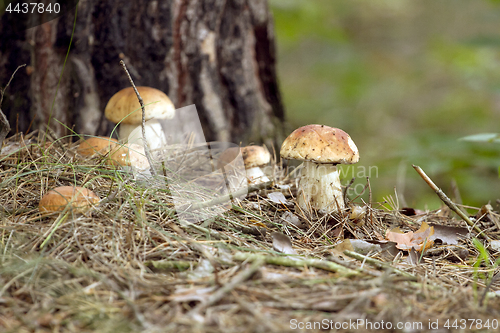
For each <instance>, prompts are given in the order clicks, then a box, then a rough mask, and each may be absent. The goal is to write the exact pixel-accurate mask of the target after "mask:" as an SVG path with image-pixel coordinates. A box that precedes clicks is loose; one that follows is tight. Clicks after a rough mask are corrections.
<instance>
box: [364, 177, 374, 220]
mask: <svg viewBox="0 0 500 333" xmlns="http://www.w3.org/2000/svg"><path fill="white" fill-rule="evenodd" d="M366 183H367V184H368V194H369V196H368V209H369V211H370V223H371V224H373V204H372V202H373V201H372V199H373V198H372V187H371V185H370V177H366ZM366 218H368V214H366ZM365 222H366V220H365Z"/></svg>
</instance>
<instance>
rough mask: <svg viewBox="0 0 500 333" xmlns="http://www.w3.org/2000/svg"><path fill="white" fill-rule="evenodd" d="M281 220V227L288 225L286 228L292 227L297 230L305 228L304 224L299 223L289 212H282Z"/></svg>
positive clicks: (296, 217) (298, 219)
mask: <svg viewBox="0 0 500 333" xmlns="http://www.w3.org/2000/svg"><path fill="white" fill-rule="evenodd" d="M281 218H282V219H283V225H288V226H291V225H294V226H296V227H297V228H304V227H305V225H304V223H302V221H300V218H299V217H298V216H297V215H295V214H294V213H292V212H289V211H286V212H284V213H283V215H282V216H281Z"/></svg>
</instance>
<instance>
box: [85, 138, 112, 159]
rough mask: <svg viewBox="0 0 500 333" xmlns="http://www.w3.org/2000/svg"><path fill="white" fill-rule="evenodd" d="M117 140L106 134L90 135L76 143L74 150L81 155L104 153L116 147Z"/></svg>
mask: <svg viewBox="0 0 500 333" xmlns="http://www.w3.org/2000/svg"><path fill="white" fill-rule="evenodd" d="M117 145H118V141H117V140H116V139H113V138H109V137H106V136H99V137H91V138H88V139H85V140H84V141H82V143H80V144H79V145H78V148H77V149H76V152H77V153H78V154H80V155H82V156H92V155H95V154H99V155H101V156H104V155H106V154H107V153H109V152H110V151H112V150H114V149H116V148H117Z"/></svg>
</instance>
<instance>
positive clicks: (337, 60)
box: [270, 0, 500, 208]
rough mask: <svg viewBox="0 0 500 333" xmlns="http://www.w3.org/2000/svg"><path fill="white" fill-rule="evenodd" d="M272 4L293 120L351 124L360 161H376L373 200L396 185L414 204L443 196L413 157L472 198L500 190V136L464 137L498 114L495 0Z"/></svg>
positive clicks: (493, 126) (491, 126)
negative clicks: (497, 140) (432, 189)
mask: <svg viewBox="0 0 500 333" xmlns="http://www.w3.org/2000/svg"><path fill="white" fill-rule="evenodd" d="M270 4H271V8H272V10H273V15H274V18H275V27H276V35H277V42H278V55H279V59H278V72H279V76H280V84H281V88H282V92H283V97H284V101H285V106H286V109H287V114H288V118H289V121H290V123H291V127H292V128H295V127H298V126H301V125H305V124H308V123H323V124H327V125H330V126H334V127H339V128H342V129H344V130H345V131H347V132H348V133H349V134H350V135H351V137H352V138H353V140H354V141H355V142H356V144H357V146H358V148H359V150H360V155H361V159H360V163H359V164H358V165H360V166H364V167H366V168H368V167H370V166H377V167H378V170H379V176H378V178H372V179H371V180H370V182H371V185H372V190H373V195H374V198H375V200H382V198H383V197H385V196H387V195H390V194H393V193H394V186H398V193H400V194H401V195H403V196H404V197H405V198H406V201H407V204H409V205H413V206H418V205H420V206H421V207H422V206H424V205H427V204H430V206H431V207H432V208H437V207H439V205H440V202H439V199H437V198H436V197H435V195H434V194H433V193H429V189H428V187H427V185H426V184H423V182H422V180H421V179H420V178H419V177H418V175H416V174H415V173H414V172H413V170H412V169H411V164H419V165H420V166H421V167H422V168H423V169H424V170H425V171H426V172H427V173H428V174H429V176H430V177H431V178H433V179H434V180H435V182H436V183H437V184H438V185H439V186H440V187H442V188H443V190H444V191H445V192H446V191H447V190H449V184H450V183H451V181H452V179H455V180H456V182H457V184H458V186H459V189H460V193H461V196H462V199H463V200H464V202H465V203H467V204H469V205H477V206H480V205H482V204H484V202H487V201H490V200H491V201H494V200H495V199H497V198H498V191H497V190H496V189H497V188H498V186H497V185H494V184H495V182H498V173H497V167H498V156H500V146H497V145H486V146H484V145H483V146H480V145H478V144H477V143H475V142H469V141H468V140H466V141H457V138H460V137H464V136H467V135H469V134H473V133H475V132H477V129H478V128H479V129H481V131H484V132H495V131H497V129H498V125H497V124H498V123H500V113H499V112H498V96H499V92H500V78H499V77H498V75H496V73H498V72H499V71H500V64H499V63H498V60H497V58H498V52H499V49H498V45H500V42H498V41H495V39H498V38H497V37H496V36H497V34H498V33H497V32H498V30H499V29H500V20H499V19H498V18H499V17H500V6H495V5H493V4H492V3H490V2H488V1H474V2H466V1H461V2H460V4H461V5H460V6H457V5H456V2H454V1H452V0H444V1H422V2H414V1H405V0H401V1H393V0H381V1H376V2H375V1H363V0H350V1H348V0H339V1H326V0H311V1H289V0H271V1H270ZM457 17H460V18H461V19H460V20H457ZM444 22H447V23H446V24H445V23H444ZM292 128H291V129H292ZM357 182H361V183H363V182H366V180H358V181H357ZM400 186H402V188H399V187H400ZM366 195H367V194H365V195H364V196H363V198H364V199H366V198H367V196H366ZM422 208H424V207H422Z"/></svg>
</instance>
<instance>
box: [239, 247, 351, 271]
mask: <svg viewBox="0 0 500 333" xmlns="http://www.w3.org/2000/svg"><path fill="white" fill-rule="evenodd" d="M233 259H234V260H237V261H245V260H250V261H254V260H260V259H263V260H264V261H265V263H266V264H270V265H276V266H285V267H297V268H303V267H305V266H308V267H314V268H319V269H322V270H324V271H328V272H337V273H340V274H343V275H346V276H354V275H359V272H358V271H355V270H352V269H349V268H347V267H345V266H342V265H339V264H337V263H334V262H331V261H327V260H319V259H302V258H297V257H275V256H267V255H262V254H255V253H243V252H239V253H236V254H235V255H234V256H233Z"/></svg>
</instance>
